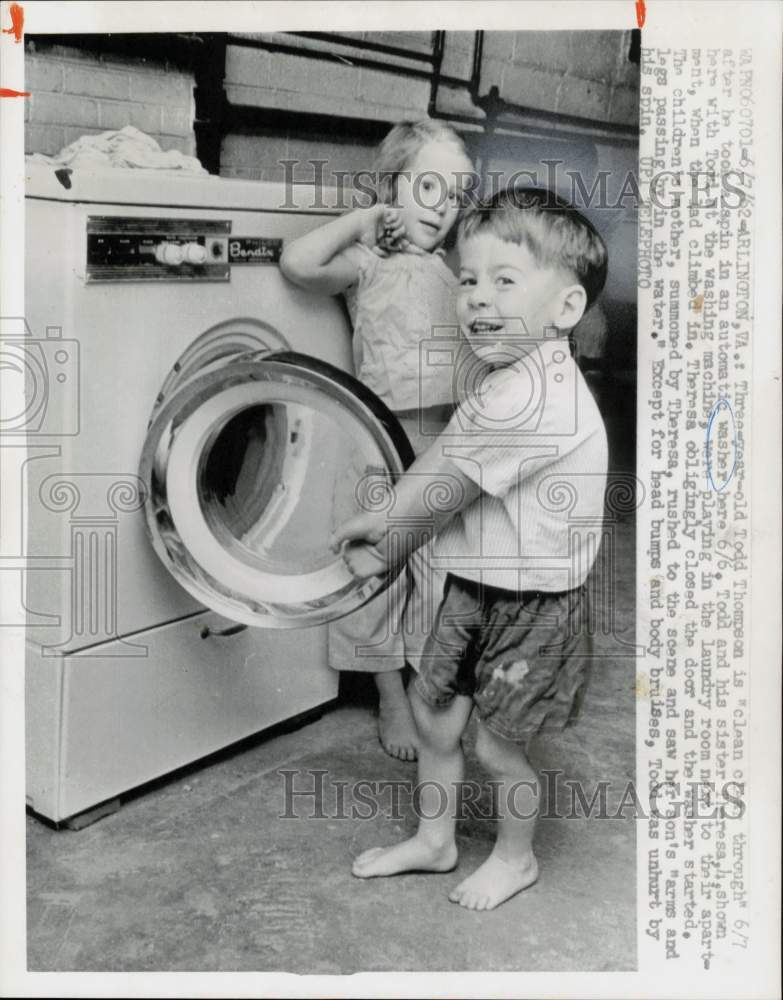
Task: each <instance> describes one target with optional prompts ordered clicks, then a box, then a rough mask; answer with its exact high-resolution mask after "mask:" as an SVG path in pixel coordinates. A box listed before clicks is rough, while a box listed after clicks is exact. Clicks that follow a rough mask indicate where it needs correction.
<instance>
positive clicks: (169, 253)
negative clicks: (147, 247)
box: [155, 243, 183, 267]
mask: <svg viewBox="0 0 783 1000" xmlns="http://www.w3.org/2000/svg"><path fill="white" fill-rule="evenodd" d="M182 250H183V248H182V247H181V246H180V245H179V243H159V244H158V245H157V246H156V247H155V260H157V261H158V263H160V264H170V265H172V266H175V267H176V266H177V265H178V264H181V263H182Z"/></svg>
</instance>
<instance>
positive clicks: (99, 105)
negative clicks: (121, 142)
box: [25, 40, 195, 156]
mask: <svg viewBox="0 0 783 1000" xmlns="http://www.w3.org/2000/svg"><path fill="white" fill-rule="evenodd" d="M25 90H29V91H30V95H31V96H30V97H28V98H27V99H26V100H25V121H26V125H25V152H27V153H44V154H47V155H52V154H54V153H57V152H59V150H61V149H62V148H63V146H67V145H68V144H69V143H71V142H73V141H74V140H75V139H78V138H79V136H82V135H86V134H95V133H98V132H105V131H106V130H107V129H118V128H123V126H125V125H135V126H136V128H139V129H141V131H142V132H146V133H147V134H148V135H150V136H152V138H153V139H155V140H156V142H158V143H159V144H160V146H161V148H162V149H164V150H169V149H179V150H181V152H183V153H187V154H188V155H191V156H192V155H194V154H195V139H194V135H193V111H194V108H193V76H192V74H188V73H185V72H182V71H181V70H179V69H177V68H175V67H171V66H168V65H166V64H165V63H160V62H152V61H149V62H148V61H145V60H142V59H124V58H122V57H120V56H117V55H105V56H104V55H100V56H98V55H94V54H92V53H86V52H82V51H81V50H79V49H76V48H71V47H68V46H63V45H48V44H46V43H42V42H40V41H34V40H33V41H28V42H27V45H26V51H25Z"/></svg>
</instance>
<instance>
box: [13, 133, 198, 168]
mask: <svg viewBox="0 0 783 1000" xmlns="http://www.w3.org/2000/svg"><path fill="white" fill-rule="evenodd" d="M27 159H28V161H32V162H34V163H48V164H50V165H51V166H53V167H72V168H77V167H88V168H89V167H93V168H95V167H137V168H139V169H142V170H177V171H183V172H186V173H190V174H206V173H207V171H206V170H205V169H204V168H203V167H202V166H201V164H200V163H199V161H198V160H197V159H196V157H195V156H186V155H185V154H184V153H181V152H180V151H179V150H178V149H170V150H168V151H167V152H164V151H163V150H162V149H161V148H160V146H159V145H158V143H157V142H156V141H155V140H154V139H153V138H151V136H148V135H145V134H144V132H140V131H139V130H138V129H137V128H134V127H133V125H126V126H125V128H121V129H115V130H113V131H110V132H101V133H100V135H83V136H81V138H79V139H77V140H76V141H75V142H72V143H71V144H70V146H66V147H65V149H61V150H60V152H59V153H58V154H57V155H56V156H44V155H43V154H42V153H33V154H32V155H30V156H28V157H27Z"/></svg>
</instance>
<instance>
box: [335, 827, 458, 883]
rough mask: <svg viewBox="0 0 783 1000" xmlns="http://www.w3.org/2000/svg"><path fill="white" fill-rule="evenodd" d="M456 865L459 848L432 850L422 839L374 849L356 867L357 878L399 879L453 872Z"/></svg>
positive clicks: (449, 845)
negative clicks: (405, 874)
mask: <svg viewBox="0 0 783 1000" xmlns="http://www.w3.org/2000/svg"><path fill="white" fill-rule="evenodd" d="M456 865H457V845H456V844H455V843H454V842H453V841H452V842H451V843H449V844H446V845H445V846H444V847H433V846H432V845H430V844H428V843H426V841H424V840H422V839H420V838H419V837H411V838H410V839H409V840H403V842H402V843H401V844H395V845H394V846H393V847H371V848H370V850H369V851H364V853H363V854H360V855H359V857H358V858H357V859H356V860H355V861H354V863H353V869H352V871H353V874H354V875H356V877H357V878H377V877H380V876H384V875H399V874H400V873H401V872H450V871H451V870H452V869H453V868H455V867H456Z"/></svg>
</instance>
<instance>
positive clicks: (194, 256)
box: [183, 243, 207, 264]
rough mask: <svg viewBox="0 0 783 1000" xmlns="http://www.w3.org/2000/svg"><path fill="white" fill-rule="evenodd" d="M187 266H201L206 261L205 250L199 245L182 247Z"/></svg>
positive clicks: (189, 244) (187, 244) (191, 244)
mask: <svg viewBox="0 0 783 1000" xmlns="http://www.w3.org/2000/svg"><path fill="white" fill-rule="evenodd" d="M183 250H184V252H185V261H186V262H187V263H188V264H203V263H205V262H206V259H207V248H206V247H204V246H202V245H201V244H200V243H186V244H185V246H184V247H183Z"/></svg>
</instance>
